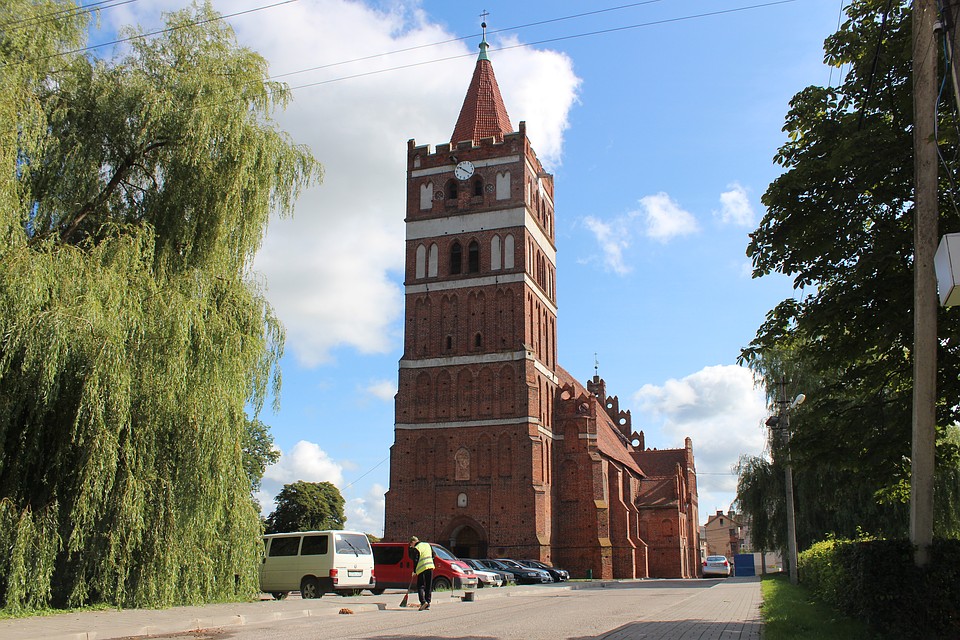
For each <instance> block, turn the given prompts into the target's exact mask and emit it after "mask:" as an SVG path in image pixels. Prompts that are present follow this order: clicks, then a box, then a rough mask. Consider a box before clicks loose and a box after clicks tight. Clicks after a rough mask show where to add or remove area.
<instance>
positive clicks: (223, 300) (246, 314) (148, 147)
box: [0, 0, 320, 610]
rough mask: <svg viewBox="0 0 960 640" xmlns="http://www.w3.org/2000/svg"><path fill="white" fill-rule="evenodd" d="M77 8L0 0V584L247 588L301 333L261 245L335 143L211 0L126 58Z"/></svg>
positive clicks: (198, 594) (135, 601) (27, 599)
mask: <svg viewBox="0 0 960 640" xmlns="http://www.w3.org/2000/svg"><path fill="white" fill-rule="evenodd" d="M75 8H76V7H75V5H74V4H72V3H69V2H64V1H58V0H6V2H4V3H0V65H2V68H0V141H2V142H0V159H2V162H3V171H2V172H0V236H2V237H0V445H2V449H0V604H2V606H3V607H5V608H6V609H7V610H24V609H32V608H39V607H46V606H50V605H53V606H77V605H82V604H87V603H91V602H108V603H113V604H116V605H120V606H146V605H149V606H165V605H172V604H177V603H199V602H205V601H211V600H222V599H232V598H244V597H249V596H250V595H252V594H254V593H256V591H257V590H258V585H257V577H256V572H257V566H258V553H259V549H260V546H259V545H260V543H259V534H260V530H261V524H260V520H259V516H258V513H257V511H256V507H255V506H254V503H253V501H251V500H250V489H251V478H250V477H249V476H248V475H247V472H246V470H245V468H244V459H243V458H244V455H243V454H244V431H245V429H246V426H247V424H248V421H249V418H248V416H247V413H246V410H252V412H253V413H254V414H256V413H257V412H258V411H259V409H260V408H261V406H262V404H263V402H264V399H265V397H267V396H268V395H269V393H270V392H271V390H272V391H276V390H277V386H278V385H279V373H278V370H277V368H276V365H277V361H278V359H279V357H280V355H281V350H282V345H283V331H282V327H281V326H280V324H279V323H278V321H277V318H276V317H275V316H274V314H273V311H272V310H271V307H270V305H269V304H268V303H267V301H266V299H265V298H264V294H263V292H262V291H261V290H260V288H259V287H258V285H257V284H256V279H255V278H254V275H253V274H252V272H251V262H252V259H253V257H254V254H255V252H256V251H257V249H258V247H259V246H260V243H261V241H262V238H263V234H264V232H265V229H266V225H267V222H268V219H269V217H270V215H271V212H272V211H276V212H279V213H280V214H282V215H287V214H290V213H291V212H292V207H293V203H294V201H295V199H296V197H297V194H298V192H299V191H300V190H301V189H302V188H304V187H305V186H307V185H308V184H310V183H311V182H312V181H314V180H319V178H320V167H319V165H317V164H316V162H315V160H314V159H313V157H312V155H311V154H310V153H309V151H308V150H306V149H305V148H302V147H300V146H297V145H295V144H293V143H292V142H291V140H290V139H289V138H288V136H287V135H285V134H284V133H282V132H280V131H279V130H278V128H277V127H276V125H275V124H274V122H273V120H272V118H271V114H272V112H273V110H274V109H275V108H278V107H282V106H283V105H284V104H285V103H286V101H287V100H288V99H289V93H288V90H287V89H286V88H285V87H284V86H282V85H280V84H277V83H273V82H269V81H268V80H267V77H268V76H267V65H266V62H265V60H264V59H263V58H262V57H260V56H259V55H257V54H255V53H254V52H251V51H249V50H247V49H244V48H242V47H240V46H238V44H237V42H236V39H235V37H234V34H233V33H232V31H231V30H230V28H229V27H228V26H227V25H226V24H225V23H224V22H223V21H219V20H217V19H216V18H217V16H216V14H215V13H214V12H213V11H212V9H211V8H210V7H209V5H200V6H196V5H195V6H194V7H192V8H191V9H189V10H186V11H183V12H179V13H174V14H170V15H168V16H167V18H166V19H167V22H168V24H167V27H168V30H167V31H166V32H165V33H164V35H162V36H161V37H159V38H154V39H151V38H137V39H133V40H131V41H130V44H129V50H128V52H127V53H126V54H125V55H124V56H123V57H122V58H119V59H117V60H116V61H111V62H105V61H101V60H97V59H94V58H92V57H90V56H88V55H84V54H82V53H71V52H76V51H77V50H78V49H80V48H81V47H82V45H83V43H84V38H85V33H86V26H87V25H86V22H85V19H84V16H85V15H86V14H84V13H77V12H76V11H74V9H75ZM128 35H134V34H128Z"/></svg>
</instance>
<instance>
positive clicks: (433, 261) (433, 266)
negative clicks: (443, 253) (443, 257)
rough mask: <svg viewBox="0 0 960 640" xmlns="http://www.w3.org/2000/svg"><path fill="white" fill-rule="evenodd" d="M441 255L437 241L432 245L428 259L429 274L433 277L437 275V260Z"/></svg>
mask: <svg viewBox="0 0 960 640" xmlns="http://www.w3.org/2000/svg"><path fill="white" fill-rule="evenodd" d="M439 255H440V253H439V249H437V245H436V243H434V244H432V245H430V255H429V256H428V259H427V276H429V277H431V278H436V277H437V262H438V261H439V258H438V256H439Z"/></svg>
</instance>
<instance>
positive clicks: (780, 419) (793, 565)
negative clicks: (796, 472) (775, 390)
mask: <svg viewBox="0 0 960 640" xmlns="http://www.w3.org/2000/svg"><path fill="white" fill-rule="evenodd" d="M785 386H786V383H785V382H784V381H783V380H781V381H780V400H778V401H777V404H779V405H780V412H779V415H777V416H771V417H770V418H768V419H767V426H768V427H771V428H774V429H778V430H780V431H781V433H782V434H783V440H784V444H786V445H787V463H786V465H785V466H786V470H785V471H784V475H785V479H786V487H787V495H786V511H787V562H788V563H789V565H790V584H797V583H798V582H799V578H798V574H797V519H796V514H795V512H794V507H793V465H792V464H791V461H790V410H791V409H796V408H797V407H798V406H800V405H801V404H803V401H804V400H806V399H807V396H805V395H803V394H802V393H801V394H799V395H798V396H797V397H796V398H794V400H793V402H791V403H789V404H788V403H787V401H786V400H785V399H784V398H785V397H786V396H785V394H784V387H785Z"/></svg>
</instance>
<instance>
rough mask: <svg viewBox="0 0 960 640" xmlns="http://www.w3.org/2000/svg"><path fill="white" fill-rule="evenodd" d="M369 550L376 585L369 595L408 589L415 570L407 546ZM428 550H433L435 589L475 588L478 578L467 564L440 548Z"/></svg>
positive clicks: (389, 545)
mask: <svg viewBox="0 0 960 640" xmlns="http://www.w3.org/2000/svg"><path fill="white" fill-rule="evenodd" d="M372 546H373V562H374V569H375V571H376V576H377V584H376V587H374V588H373V589H371V590H370V591H372V592H373V593H375V594H377V595H380V594H381V593H383V591H384V589H407V588H408V587H409V586H410V578H411V574H413V569H414V563H413V561H412V560H411V559H410V545H409V544H408V543H406V542H374V543H373V545H372ZM430 547H431V548H432V549H433V565H434V569H433V588H434V589H436V590H442V589H454V588H456V589H476V588H477V576H476V574H475V573H474V572H473V569H472V568H470V566H469V565H468V564H466V563H465V562H463V561H462V560H460V559H459V558H457V556H455V555H453V554H452V553H450V551H449V550H447V549H446V548H445V547H443V546H441V545H439V544H433V543H430Z"/></svg>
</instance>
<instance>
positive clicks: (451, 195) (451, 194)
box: [444, 180, 458, 200]
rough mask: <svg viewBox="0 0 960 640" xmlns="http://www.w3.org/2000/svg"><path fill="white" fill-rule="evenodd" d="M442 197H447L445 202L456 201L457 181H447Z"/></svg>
mask: <svg viewBox="0 0 960 640" xmlns="http://www.w3.org/2000/svg"><path fill="white" fill-rule="evenodd" d="M444 195H446V196H447V200H456V199H457V195H458V193H457V181H456V180H449V181H447V186H446V188H445V189H444Z"/></svg>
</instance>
